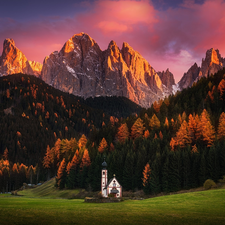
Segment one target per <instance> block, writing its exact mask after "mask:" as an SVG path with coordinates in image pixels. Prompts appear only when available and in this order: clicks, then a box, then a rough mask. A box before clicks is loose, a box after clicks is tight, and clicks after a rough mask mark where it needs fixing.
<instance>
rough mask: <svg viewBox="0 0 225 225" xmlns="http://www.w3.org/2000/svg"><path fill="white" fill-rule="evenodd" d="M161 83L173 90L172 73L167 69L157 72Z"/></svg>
mask: <svg viewBox="0 0 225 225" xmlns="http://www.w3.org/2000/svg"><path fill="white" fill-rule="evenodd" d="M157 73H158V75H159V77H160V79H161V81H162V83H163V84H164V85H165V86H166V87H167V88H168V89H169V90H173V85H175V80H174V76H173V74H172V73H171V72H170V71H169V69H167V70H166V71H162V72H157Z"/></svg>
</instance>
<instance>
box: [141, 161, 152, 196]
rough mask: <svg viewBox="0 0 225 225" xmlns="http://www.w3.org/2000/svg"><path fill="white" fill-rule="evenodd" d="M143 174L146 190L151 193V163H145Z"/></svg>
mask: <svg viewBox="0 0 225 225" xmlns="http://www.w3.org/2000/svg"><path fill="white" fill-rule="evenodd" d="M142 174H143V178H142V184H143V186H144V190H145V192H146V193H149V183H150V175H151V169H150V165H149V163H147V164H146V165H145V168H144V170H143V173H142Z"/></svg>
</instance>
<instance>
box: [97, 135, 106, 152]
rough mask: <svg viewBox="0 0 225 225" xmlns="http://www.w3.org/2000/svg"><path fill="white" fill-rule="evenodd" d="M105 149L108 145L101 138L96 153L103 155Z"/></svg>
mask: <svg viewBox="0 0 225 225" xmlns="http://www.w3.org/2000/svg"><path fill="white" fill-rule="evenodd" d="M107 147H108V143H107V141H106V140H105V138H104V137H103V138H102V140H101V142H100V144H99V147H98V151H99V152H100V153H103V152H104V151H105V150H106V149H107Z"/></svg>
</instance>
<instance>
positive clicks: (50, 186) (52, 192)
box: [18, 178, 79, 198]
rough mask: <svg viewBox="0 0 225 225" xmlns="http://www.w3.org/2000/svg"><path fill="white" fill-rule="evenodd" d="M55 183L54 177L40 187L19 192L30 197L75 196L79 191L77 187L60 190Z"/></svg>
mask: <svg viewBox="0 0 225 225" xmlns="http://www.w3.org/2000/svg"><path fill="white" fill-rule="evenodd" d="M54 185H55V178H52V179H51V180H49V181H48V182H46V183H44V184H42V185H41V186H39V187H36V188H31V189H25V190H23V191H19V192H18V194H19V195H22V196H25V197H30V198H36V197H38V198H39V197H41V198H74V196H76V195H77V194H78V193H79V190H77V189H74V190H59V189H58V188H56V187H54Z"/></svg>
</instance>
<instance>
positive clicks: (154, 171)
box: [150, 156, 161, 194]
mask: <svg viewBox="0 0 225 225" xmlns="http://www.w3.org/2000/svg"><path fill="white" fill-rule="evenodd" d="M160 166H161V158H160V157H159V156H156V159H155V160H154V162H153V163H152V166H151V175H150V191H151V193H153V194H158V193H159V192H161V184H160Z"/></svg>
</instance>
